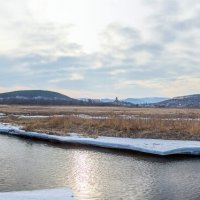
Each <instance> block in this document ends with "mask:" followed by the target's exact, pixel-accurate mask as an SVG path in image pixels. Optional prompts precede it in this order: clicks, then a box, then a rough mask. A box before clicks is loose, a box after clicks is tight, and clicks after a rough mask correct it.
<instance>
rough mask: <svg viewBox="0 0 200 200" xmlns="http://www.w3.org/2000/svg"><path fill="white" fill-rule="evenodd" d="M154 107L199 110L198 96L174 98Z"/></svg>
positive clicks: (199, 99) (199, 97)
mask: <svg viewBox="0 0 200 200" xmlns="http://www.w3.org/2000/svg"><path fill="white" fill-rule="evenodd" d="M154 105H155V106H156V107H167V108H200V94H194V95H187V96H180V97H174V98H172V99H169V100H166V101H162V102H159V103H156V104H154Z"/></svg>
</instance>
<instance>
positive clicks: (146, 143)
mask: <svg viewBox="0 0 200 200" xmlns="http://www.w3.org/2000/svg"><path fill="white" fill-rule="evenodd" d="M0 133H2V134H9V135H15V136H24V137H29V138H35V139H42V140H47V141H55V142H61V143H75V144H85V145H92V146H98V147H105V148H112V149H126V150H133V151H140V152H145V153H151V154H157V155H170V154H193V155H200V141H183V140H161V139H132V138H117V137H98V138H86V137H81V136H78V135H76V134H71V136H56V135H48V134H45V133H37V132H26V131H24V130H21V129H20V127H17V126H13V125H9V124H0Z"/></svg>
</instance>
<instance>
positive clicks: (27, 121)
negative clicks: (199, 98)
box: [0, 106, 200, 140]
mask: <svg viewBox="0 0 200 200" xmlns="http://www.w3.org/2000/svg"><path fill="white" fill-rule="evenodd" d="M0 112H1V113H5V114H6V117H4V118H1V119H0V121H1V122H7V123H13V124H17V125H21V126H23V127H24V129H25V130H30V131H39V132H46V133H49V134H57V135H67V134H68V133H79V134H82V135H85V136H88V137H97V136H115V137H131V138H160V139H184V140H185V139H188V140H200V109H166V108H165V109H163V108H123V107H44V106H43V107H40V106H0ZM22 114H23V115H47V116H49V117H48V118H19V117H18V116H16V115H22ZM80 114H84V115H88V116H90V118H81V117H80V116H79V115H80ZM56 115H63V116H56ZM97 116H98V117H100V118H92V117H97ZM104 117H106V118H104Z"/></svg>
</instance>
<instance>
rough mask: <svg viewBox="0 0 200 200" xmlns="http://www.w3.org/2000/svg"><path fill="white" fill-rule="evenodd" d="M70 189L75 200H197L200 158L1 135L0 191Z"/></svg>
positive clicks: (198, 194) (199, 197)
mask: <svg viewBox="0 0 200 200" xmlns="http://www.w3.org/2000/svg"><path fill="white" fill-rule="evenodd" d="M57 187H70V188H71V190H72V192H73V194H74V197H75V199H76V200H97V199H98V200H143V199H148V200H163V199H165V200H167V199H169V200H173V199H177V200H179V199H182V200H184V199H185V200H188V199H192V200H199V199H200V158H198V157H189V156H187V157H186V156H176V157H155V156H149V155H143V154H139V153H135V152H123V151H115V150H104V149H100V148H90V147H81V146H71V145H55V144H50V143H43V142H37V141H32V140H29V139H20V138H15V137H10V136H6V135H0V192H3V191H18V190H34V189H45V188H57Z"/></svg>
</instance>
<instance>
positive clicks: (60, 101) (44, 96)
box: [0, 90, 82, 105]
mask: <svg viewBox="0 0 200 200" xmlns="http://www.w3.org/2000/svg"><path fill="white" fill-rule="evenodd" d="M80 103H82V101H79V100H77V99H73V98H71V97H68V96H65V95H63V94H60V93H57V92H51V91H45V90H21V91H14V92H6V93H1V94H0V104H28V105H32V104H33V105H40V104H41V105H76V104H80Z"/></svg>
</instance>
